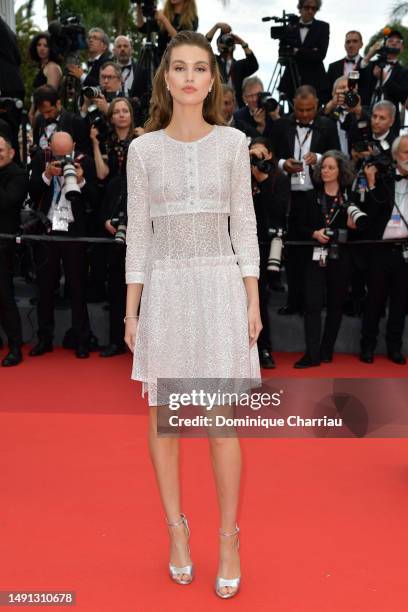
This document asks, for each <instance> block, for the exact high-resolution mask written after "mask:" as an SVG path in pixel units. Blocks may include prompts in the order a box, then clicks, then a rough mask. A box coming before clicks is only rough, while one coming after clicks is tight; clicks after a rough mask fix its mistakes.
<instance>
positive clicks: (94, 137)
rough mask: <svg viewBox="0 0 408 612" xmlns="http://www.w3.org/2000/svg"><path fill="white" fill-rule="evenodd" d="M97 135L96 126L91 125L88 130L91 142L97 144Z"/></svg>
mask: <svg viewBox="0 0 408 612" xmlns="http://www.w3.org/2000/svg"><path fill="white" fill-rule="evenodd" d="M98 136H99V132H98V128H96V127H95V126H94V125H93V126H92V127H91V129H90V132H89V138H90V139H91V140H92V142H93V144H98V145H99V140H98Z"/></svg>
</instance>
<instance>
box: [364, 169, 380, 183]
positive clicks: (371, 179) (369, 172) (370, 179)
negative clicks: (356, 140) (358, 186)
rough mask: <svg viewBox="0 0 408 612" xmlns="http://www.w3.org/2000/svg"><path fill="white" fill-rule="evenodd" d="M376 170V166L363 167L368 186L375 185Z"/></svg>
mask: <svg viewBox="0 0 408 612" xmlns="http://www.w3.org/2000/svg"><path fill="white" fill-rule="evenodd" d="M377 172H378V171H377V168H376V167H375V166H372V165H370V166H366V167H365V168H364V174H365V175H366V179H367V183H368V186H369V187H370V188H372V187H375V181H376V174H377Z"/></svg>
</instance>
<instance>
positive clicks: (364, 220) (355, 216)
mask: <svg viewBox="0 0 408 612" xmlns="http://www.w3.org/2000/svg"><path fill="white" fill-rule="evenodd" d="M347 214H348V216H349V217H350V218H351V220H352V222H353V223H354V225H355V226H356V227H357V228H358V229H365V228H366V227H367V224H368V215H367V213H365V212H363V211H362V210H361V209H360V208H359V207H358V206H356V205H355V204H350V205H349V206H347Z"/></svg>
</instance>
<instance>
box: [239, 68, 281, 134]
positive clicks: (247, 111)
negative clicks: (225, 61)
mask: <svg viewBox="0 0 408 612" xmlns="http://www.w3.org/2000/svg"><path fill="white" fill-rule="evenodd" d="M263 90H264V87H263V84H262V81H261V79H260V78H259V77H257V76H250V77H247V78H246V79H244V80H243V83H242V98H243V100H244V102H245V106H244V107H243V108H239V109H238V110H237V111H235V113H234V125H235V127H236V128H238V129H239V130H241V131H242V132H244V133H245V134H246V135H247V136H249V137H250V138H255V137H256V136H264V137H265V138H268V137H269V136H270V134H271V130H272V124H273V122H274V121H275V120H276V119H279V107H278V108H277V109H276V111H273V112H271V113H267V112H266V111H265V109H263V108H259V106H258V98H259V94H260V93H261V92H263Z"/></svg>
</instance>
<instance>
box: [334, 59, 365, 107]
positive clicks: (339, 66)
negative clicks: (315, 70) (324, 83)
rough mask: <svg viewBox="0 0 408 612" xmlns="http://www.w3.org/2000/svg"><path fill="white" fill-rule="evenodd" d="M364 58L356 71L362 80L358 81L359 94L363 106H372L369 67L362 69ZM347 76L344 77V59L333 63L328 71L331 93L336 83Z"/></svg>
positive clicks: (360, 60)
mask: <svg viewBox="0 0 408 612" xmlns="http://www.w3.org/2000/svg"><path fill="white" fill-rule="evenodd" d="M361 62H362V58H360V59H359V61H358V63H357V66H356V70H358V72H359V73H360V79H359V81H358V93H359V96H360V98H361V102H362V104H363V106H368V105H369V104H370V83H369V81H370V75H369V71H368V66H367V67H366V68H361ZM342 76H347V75H344V58H343V59H340V60H337V61H336V62H332V63H331V64H330V65H329V68H328V70H327V77H328V79H329V89H330V93H331V92H332V91H333V85H334V83H335V81H336V80H337V79H338V78H340V77H342Z"/></svg>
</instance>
